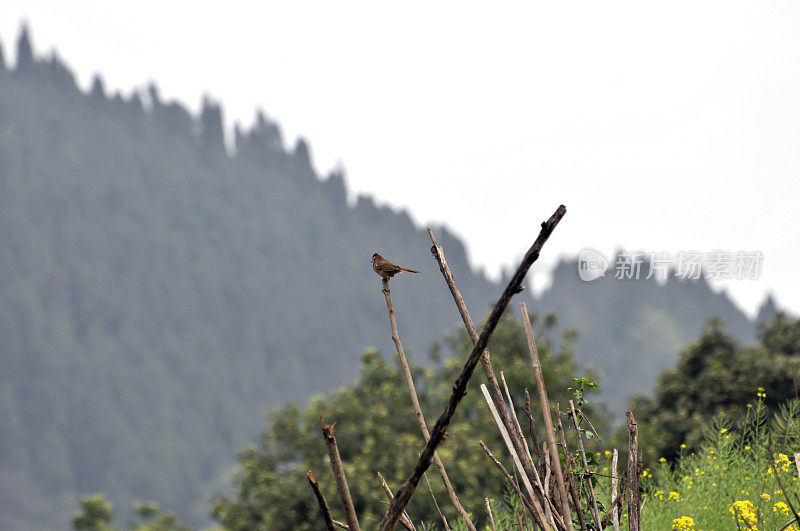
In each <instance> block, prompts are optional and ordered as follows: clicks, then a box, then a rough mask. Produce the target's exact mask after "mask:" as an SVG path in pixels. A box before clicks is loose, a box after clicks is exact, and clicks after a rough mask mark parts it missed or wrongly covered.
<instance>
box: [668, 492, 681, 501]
mask: <svg viewBox="0 0 800 531" xmlns="http://www.w3.org/2000/svg"><path fill="white" fill-rule="evenodd" d="M667 500H672V501H676V502H677V501H681V495H680V494H678V493H677V492H675V491H674V490H673V491H671V492H670V493H669V494H667Z"/></svg>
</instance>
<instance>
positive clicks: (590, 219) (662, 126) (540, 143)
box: [0, 0, 800, 314]
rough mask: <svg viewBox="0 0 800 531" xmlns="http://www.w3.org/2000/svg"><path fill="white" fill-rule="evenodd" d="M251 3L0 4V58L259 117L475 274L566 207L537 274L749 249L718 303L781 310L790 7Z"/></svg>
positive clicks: (792, 120)
mask: <svg viewBox="0 0 800 531" xmlns="http://www.w3.org/2000/svg"><path fill="white" fill-rule="evenodd" d="M253 4H255V3H251V2H241V1H227V2H224V3H223V2H214V3H203V2H188V1H170V2H163V1H160V2H156V1H138V2H135V3H119V2H108V1H85V0H83V1H80V2H78V1H73V0H69V1H66V0H40V1H35V2H31V1H30V0H27V1H13V0H0V41H1V42H2V44H3V49H4V52H5V56H6V60H7V61H8V60H11V61H13V57H14V51H13V47H14V41H15V40H16V37H17V34H18V30H19V24H20V22H21V21H22V20H27V21H28V22H29V23H30V27H31V30H32V36H33V44H34V49H35V50H37V51H38V52H39V53H44V52H49V51H50V50H52V49H54V48H57V50H58V52H59V55H60V56H61V57H62V58H64V59H65V60H66V61H67V63H68V64H70V65H71V66H72V67H73V68H74V69H75V71H76V72H77V75H78V78H79V81H80V84H81V85H82V86H83V87H88V85H89V83H90V81H91V76H92V75H93V74H94V73H95V72H100V73H101V74H102V75H103V78H104V80H105V82H106V87H107V88H108V89H121V90H122V91H123V93H125V94H129V93H130V91H131V90H133V89H134V88H143V87H144V86H145V85H146V84H147V82H148V81H150V80H154V81H156V83H157V84H158V86H159V87H160V89H161V93H162V96H163V97H165V98H168V99H169V98H176V99H179V100H181V101H182V102H185V103H186V104H187V105H188V106H189V107H191V108H192V109H197V108H198V106H199V103H200V100H201V98H202V96H203V94H209V95H211V96H212V97H213V98H215V99H217V100H219V101H221V102H222V103H223V106H224V112H225V116H226V120H227V121H228V123H229V125H230V124H232V123H233V122H234V121H239V122H241V123H243V124H245V125H249V124H250V123H252V121H253V116H254V112H255V110H256V108H259V107H260V108H263V109H264V110H265V111H266V113H267V114H268V115H269V116H271V117H273V118H275V119H277V120H278V122H279V123H280V124H281V126H282V129H283V131H284V133H285V138H286V139H287V143H288V144H289V145H293V143H294V140H295V138H296V137H297V136H298V135H302V136H304V137H306V138H307V139H308V140H309V142H310V146H311V149H312V155H313V158H314V161H315V165H316V167H317V169H318V170H319V171H321V172H322V173H327V172H328V171H329V170H330V169H332V168H333V167H334V166H336V165H338V164H341V165H343V166H344V168H345V170H346V173H347V179H348V183H349V186H350V188H351V192H352V194H353V196H355V195H356V194H358V193H365V192H366V193H371V194H374V195H375V196H376V198H377V199H378V201H379V202H381V203H387V204H391V205H393V206H395V207H398V208H399V207H404V208H408V209H409V210H410V212H411V214H412V216H413V217H414V219H415V220H417V221H418V222H419V223H427V222H430V221H435V222H445V223H447V224H448V226H449V227H450V228H451V229H453V230H454V231H455V232H457V233H458V234H460V235H461V236H463V237H464V238H465V240H466V242H467V243H468V246H469V251H470V255H471V257H472V259H473V260H474V262H475V263H476V264H478V265H482V266H485V267H486V269H487V271H488V272H489V273H490V274H492V275H496V274H497V272H498V270H499V268H500V266H502V265H511V264H512V262H514V261H515V259H517V258H518V257H520V256H521V254H522V253H523V252H524V251H525V250H526V249H527V247H528V246H529V245H530V243H531V242H532V241H533V239H534V238H535V235H536V234H537V233H538V229H539V223H540V222H541V221H542V220H543V219H545V218H547V217H548V216H549V215H550V214H551V213H552V212H553V211H554V210H555V208H556V207H557V206H558V205H559V204H560V203H564V204H565V205H566V206H567V209H568V213H567V216H566V217H565V219H564V221H563V222H562V224H561V226H559V228H558V229H557V231H556V233H555V234H554V236H553V237H552V239H551V240H550V242H549V243H548V245H547V247H546V249H545V253H544V255H543V256H542V261H543V263H542V265H547V264H553V263H554V261H555V260H556V258H557V257H558V256H559V255H576V254H577V253H578V251H579V250H580V249H581V248H583V247H586V246H591V247H595V248H598V249H600V250H602V251H604V252H605V253H606V254H610V253H612V252H613V250H614V249H616V248H617V247H620V246H622V247H625V248H628V249H643V250H646V251H655V252H661V251H667V252H672V253H676V252H678V251H681V250H700V251H712V250H715V249H727V250H732V251H739V250H745V251H752V250H760V251H762V252H763V254H764V263H763V271H762V275H761V279H760V280H758V281H732V282H729V283H727V284H726V285H727V286H728V288H729V289H730V290H731V292H732V294H733V296H734V298H735V299H736V300H737V301H738V302H739V304H740V306H741V307H742V308H743V309H745V310H746V311H748V313H751V314H752V313H753V312H754V311H755V309H756V307H757V306H758V304H759V302H760V301H761V299H762V298H763V296H764V293H765V291H767V290H771V291H774V293H775V294H776V298H777V301H778V304H779V305H780V306H782V307H784V308H789V309H791V310H792V311H793V312H794V313H796V314H797V313H800V280H798V273H800V245H798V244H800V238H798V224H799V223H800V213H799V211H798V206H797V205H798V198H799V196H800V193H799V192H800V184H798V183H799V182H800V181H799V180H798V174H799V173H800V149H799V148H800V31H798V28H800V3H797V2H752V1H747V2H731V1H725V2H718V3H716V2H676V1H671V2H663V3H661V4H655V3H652V2H648V3H645V2H614V3H605V2H604V3H602V4H601V3H598V2H569V3H557V4H556V3H554V2H551V3H547V4H544V3H536V2H519V3H506V2H492V3H491V6H490V5H489V3H479V4H473V3H469V2H463V1H461V2H410V1H407V2H401V3H394V2H393V3H391V4H390V3H384V2H375V1H374V0H373V1H369V2H366V1H365V2H344V1H340V2H330V1H327V2H306V1H293V2H280V3H279V4H278V3H267V2H263V3H259V5H253ZM133 6H135V10H133V9H132V7H133ZM420 245H425V244H424V242H421V243H420ZM537 278H541V277H537ZM537 282H540V281H538V280H537Z"/></svg>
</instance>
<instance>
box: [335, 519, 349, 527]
mask: <svg viewBox="0 0 800 531" xmlns="http://www.w3.org/2000/svg"><path fill="white" fill-rule="evenodd" d="M333 525H335V526H336V527H338V528H340V529H350V526H349V525H347V524H345V523H344V522H340V521H339V520H334V521H333Z"/></svg>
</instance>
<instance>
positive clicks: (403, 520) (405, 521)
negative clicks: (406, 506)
mask: <svg viewBox="0 0 800 531" xmlns="http://www.w3.org/2000/svg"><path fill="white" fill-rule="evenodd" d="M378 481H380V483H381V487H383V492H385V493H386V497H387V498H389V501H392V498H394V494H392V489H390V488H389V485H388V484H387V483H386V480H385V479H383V476H382V475H381V473H380V472H378ZM400 524H402V525H403V527H405V528H406V529H408V531H416V528H415V527H414V522H412V521H411V518H409V516H408V513H407V512H405V511H403V515H402V516H401V517H400Z"/></svg>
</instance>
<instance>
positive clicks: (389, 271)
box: [372, 253, 419, 280]
mask: <svg viewBox="0 0 800 531" xmlns="http://www.w3.org/2000/svg"><path fill="white" fill-rule="evenodd" d="M372 269H373V270H374V271H375V272H376V273H378V274H379V275H380V276H381V277H383V278H385V279H387V280H388V279H390V278H392V277H393V276H395V275H397V274H400V273H402V272H403V271H408V272H409V273H419V271H417V270H416V269H409V268H407V267H400V266H399V265H397V264H395V263H394V262H391V261H389V260H387V259H386V258H384V257H382V256H381V255H379V254H378V253H375V254H373V255H372Z"/></svg>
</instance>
